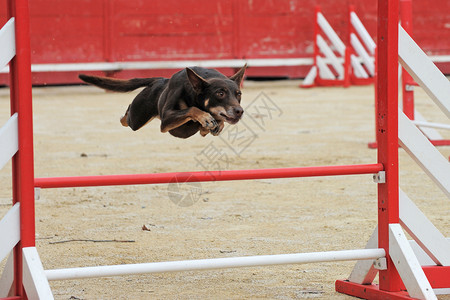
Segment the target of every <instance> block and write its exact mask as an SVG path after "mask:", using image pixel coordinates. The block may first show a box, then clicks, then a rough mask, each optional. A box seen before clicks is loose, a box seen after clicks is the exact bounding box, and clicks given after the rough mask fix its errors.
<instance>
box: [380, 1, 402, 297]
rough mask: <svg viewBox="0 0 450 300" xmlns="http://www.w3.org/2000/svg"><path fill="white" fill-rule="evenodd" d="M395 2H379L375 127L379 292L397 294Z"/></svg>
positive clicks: (396, 36)
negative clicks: (379, 168)
mask: <svg viewBox="0 0 450 300" xmlns="http://www.w3.org/2000/svg"><path fill="white" fill-rule="evenodd" d="M398 13H399V3H398V0H378V29H377V67H378V72H377V85H376V87H377V101H376V106H377V107H376V111H377V116H376V126H377V127H376V128H377V145H378V163H381V164H383V166H384V168H385V172H386V183H380V184H378V246H379V247H380V248H384V249H385V250H386V257H387V260H388V262H387V263H388V268H387V270H382V271H380V273H379V277H380V279H379V280H380V290H383V291H400V289H401V287H402V281H401V279H400V276H399V274H398V272H397V270H396V268H395V266H394V264H393V262H392V260H391V258H390V256H389V224H392V223H399V207H398V206H399V205H398V193H399V190H398V183H399V181H398Z"/></svg>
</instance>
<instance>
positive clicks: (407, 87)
mask: <svg viewBox="0 0 450 300" xmlns="http://www.w3.org/2000/svg"><path fill="white" fill-rule="evenodd" d="M400 20H401V24H402V27H403V29H405V31H406V32H407V33H408V34H409V35H412V32H413V26H412V0H400ZM402 96H403V112H404V113H405V115H406V116H407V117H408V118H410V119H411V120H414V80H413V78H412V77H411V75H409V73H408V72H406V70H405V69H402Z"/></svg>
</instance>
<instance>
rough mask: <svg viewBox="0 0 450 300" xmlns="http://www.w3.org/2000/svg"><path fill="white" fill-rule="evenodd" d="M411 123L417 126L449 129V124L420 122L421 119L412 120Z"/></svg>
mask: <svg viewBox="0 0 450 300" xmlns="http://www.w3.org/2000/svg"><path fill="white" fill-rule="evenodd" d="M413 123H414V125H416V126H419V127H428V128H440V129H450V125H449V124H440V123H431V122H421V121H413Z"/></svg>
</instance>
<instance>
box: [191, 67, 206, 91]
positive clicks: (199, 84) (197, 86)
mask: <svg viewBox="0 0 450 300" xmlns="http://www.w3.org/2000/svg"><path fill="white" fill-rule="evenodd" d="M186 74H187V77H188V79H189V82H190V83H191V85H192V87H193V88H194V91H195V92H196V93H200V92H201V91H202V90H203V88H204V87H205V86H206V85H207V84H208V83H207V82H206V80H205V79H203V78H202V77H201V76H200V75H198V74H197V73H195V72H194V71H192V69H190V68H186Z"/></svg>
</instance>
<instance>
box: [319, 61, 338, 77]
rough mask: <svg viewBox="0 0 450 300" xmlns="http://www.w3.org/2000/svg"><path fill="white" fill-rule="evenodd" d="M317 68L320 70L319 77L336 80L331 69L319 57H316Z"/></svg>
mask: <svg viewBox="0 0 450 300" xmlns="http://www.w3.org/2000/svg"><path fill="white" fill-rule="evenodd" d="M316 62H317V68H318V69H319V77H320V78H322V79H329V80H334V79H336V76H334V74H333V72H331V70H330V68H328V66H327V64H326V62H325V60H324V59H323V58H322V57H320V56H317V57H316Z"/></svg>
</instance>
